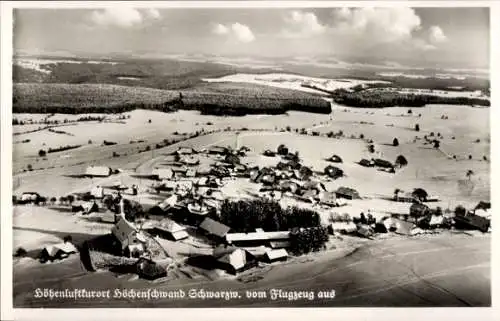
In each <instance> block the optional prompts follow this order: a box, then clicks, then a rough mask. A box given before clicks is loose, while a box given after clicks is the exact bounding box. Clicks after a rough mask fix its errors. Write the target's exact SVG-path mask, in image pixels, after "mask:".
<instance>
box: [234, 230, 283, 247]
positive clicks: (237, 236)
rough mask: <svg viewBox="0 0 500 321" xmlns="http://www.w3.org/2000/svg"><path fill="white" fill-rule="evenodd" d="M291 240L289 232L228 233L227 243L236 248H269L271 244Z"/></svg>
mask: <svg viewBox="0 0 500 321" xmlns="http://www.w3.org/2000/svg"><path fill="white" fill-rule="evenodd" d="M289 240H290V232H289V231H275V232H264V231H259V232H252V233H228V234H226V242H227V243H228V244H232V245H235V246H249V247H250V246H262V245H264V246H268V245H270V242H283V241H289Z"/></svg>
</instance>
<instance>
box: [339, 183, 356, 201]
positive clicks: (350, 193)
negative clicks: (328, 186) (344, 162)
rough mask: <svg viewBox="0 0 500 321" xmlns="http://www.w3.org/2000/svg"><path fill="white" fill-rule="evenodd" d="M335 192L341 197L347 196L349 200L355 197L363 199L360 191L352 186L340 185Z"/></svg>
mask: <svg viewBox="0 0 500 321" xmlns="http://www.w3.org/2000/svg"><path fill="white" fill-rule="evenodd" d="M335 194H336V196H337V197H339V198H345V199H348V200H354V199H361V196H359V193H358V191H356V190H355V189H353V188H350V187H345V186H342V187H339V188H338V189H337V190H336V191H335Z"/></svg>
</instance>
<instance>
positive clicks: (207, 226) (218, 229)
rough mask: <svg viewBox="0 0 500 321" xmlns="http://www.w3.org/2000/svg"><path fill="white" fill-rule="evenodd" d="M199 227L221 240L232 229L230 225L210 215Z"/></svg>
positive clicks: (210, 235)
mask: <svg viewBox="0 0 500 321" xmlns="http://www.w3.org/2000/svg"><path fill="white" fill-rule="evenodd" d="M199 228H200V230H202V231H203V232H204V233H205V234H206V235H207V236H209V237H214V238H215V239H217V240H219V241H220V240H223V239H224V238H225V237H226V234H227V233H229V231H230V230H231V228H230V227H229V226H227V225H224V224H222V223H220V222H217V221H215V220H213V219H211V218H210V217H207V218H205V219H204V220H203V222H201V224H200V226H199Z"/></svg>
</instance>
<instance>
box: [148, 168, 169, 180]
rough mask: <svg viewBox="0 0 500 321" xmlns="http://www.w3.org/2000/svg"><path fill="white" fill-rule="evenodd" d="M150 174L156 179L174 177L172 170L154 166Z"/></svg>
mask: <svg viewBox="0 0 500 321" xmlns="http://www.w3.org/2000/svg"><path fill="white" fill-rule="evenodd" d="M152 176H154V177H155V178H156V179H159V180H163V179H172V178H173V177H174V171H172V169H170V168H155V169H153V172H152Z"/></svg>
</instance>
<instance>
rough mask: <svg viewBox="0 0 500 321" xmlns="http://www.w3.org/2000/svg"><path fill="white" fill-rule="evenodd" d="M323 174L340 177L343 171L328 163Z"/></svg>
mask: <svg viewBox="0 0 500 321" xmlns="http://www.w3.org/2000/svg"><path fill="white" fill-rule="evenodd" d="M325 174H326V175H328V176H331V177H341V176H343V175H344V171H343V170H341V169H340V168H338V167H335V166H332V165H328V166H327V167H325Z"/></svg>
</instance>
